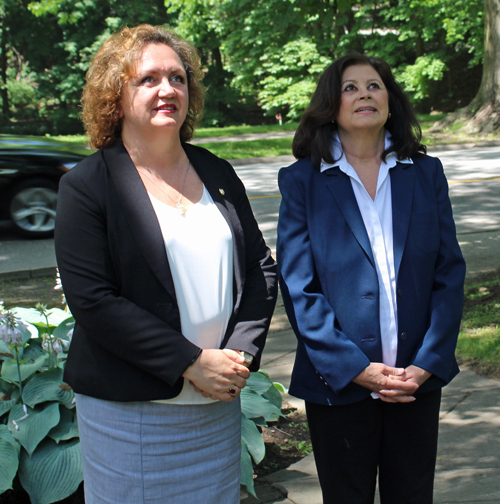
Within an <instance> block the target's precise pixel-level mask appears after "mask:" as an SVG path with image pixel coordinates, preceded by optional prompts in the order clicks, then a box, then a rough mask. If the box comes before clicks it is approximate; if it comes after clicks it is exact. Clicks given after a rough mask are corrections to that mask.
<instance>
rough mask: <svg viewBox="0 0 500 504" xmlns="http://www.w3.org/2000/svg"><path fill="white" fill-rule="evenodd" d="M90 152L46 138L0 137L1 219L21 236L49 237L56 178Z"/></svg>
mask: <svg viewBox="0 0 500 504" xmlns="http://www.w3.org/2000/svg"><path fill="white" fill-rule="evenodd" d="M90 153H91V151H90V150H88V149H86V148H85V146H84V145H82V146H76V147H75V146H73V145H70V144H66V143H63V142H58V141H55V140H52V139H50V138H46V137H30V136H11V135H0V219H2V220H10V221H11V222H12V224H13V227H14V230H15V231H16V232H17V233H19V234H21V235H23V236H27V237H32V238H47V237H51V236H52V235H53V234H54V225H55V216H56V205H57V189H58V185H59V179H60V178H61V177H62V176H63V175H64V173H65V172H67V171H68V170H70V169H71V168H73V166H75V165H76V164H77V163H78V162H79V161H80V160H81V159H83V158H84V157H85V156H86V155H88V154H90Z"/></svg>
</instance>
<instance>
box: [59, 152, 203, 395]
mask: <svg viewBox="0 0 500 504" xmlns="http://www.w3.org/2000/svg"><path fill="white" fill-rule="evenodd" d="M98 155H99V153H98V154H96V155H94V156H91V157H92V158H94V159H96V156H98ZM85 163H86V164H85V166H79V167H76V168H74V169H73V170H72V171H71V172H69V173H68V174H67V175H65V176H64V177H63V178H62V179H61V183H60V190H59V196H58V208H57V221H56V231H55V247H56V255H57V262H58V266H59V270H60V273H61V280H62V284H63V287H64V293H65V296H66V298H67V302H68V305H69V307H70V309H71V312H72V313H73V315H74V317H75V320H76V321H77V326H78V325H80V326H81V327H82V329H83V330H84V332H85V336H82V337H90V338H92V339H94V340H95V342H96V343H98V344H99V345H100V346H102V347H104V348H105V349H106V351H108V352H110V353H111V354H114V355H115V356H117V357H118V358H119V359H121V360H123V361H126V362H128V363H131V364H133V365H134V366H137V367H139V368H141V369H142V370H144V371H146V372H147V373H149V374H152V375H154V376H155V377H157V378H159V379H161V380H163V381H164V382H166V383H167V384H168V385H170V386H173V385H174V384H175V383H176V382H177V380H178V379H179V378H180V377H181V375H182V373H183V372H184V371H185V369H186V368H187V367H188V366H189V365H190V363H192V362H193V361H194V359H196V357H197V356H198V354H199V352H200V349H199V348H198V347H197V346H196V345H194V344H192V343H191V342H189V341H188V340H187V339H186V338H185V337H184V336H183V335H182V334H181V333H180V331H179V330H178V329H177V328H175V327H172V325H170V324H169V323H168V322H167V320H168V312H169V310H170V312H172V307H169V306H162V307H160V309H158V310H157V314H156V315H155V314H154V313H153V312H152V311H150V310H148V309H147V307H146V306H143V307H141V306H139V304H138V303H137V302H133V301H131V300H130V298H129V297H125V296H123V295H122V278H121V275H122V274H129V273H130V272H122V271H121V270H120V264H119V261H117V260H116V254H117V252H116V249H117V247H118V248H119V247H120V245H119V243H120V242H121V243H124V240H133V238H132V237H131V236H123V234H127V233H126V232H124V231H123V229H124V228H125V229H126V228H127V226H123V227H122V228H121V229H113V225H112V224H110V223H109V222H108V219H107V214H109V212H110V208H109V206H111V205H112V204H113V203H112V202H109V201H107V199H108V196H107V192H106V189H105V186H106V185H107V184H109V179H108V180H106V179H105V177H104V176H103V175H102V172H104V171H105V170H104V169H102V170H98V169H96V166H95V165H92V164H91V160H90V158H89V159H87V160H86V161H85ZM95 164H98V162H97V163H95ZM97 168H103V166H100V167H99V166H97ZM87 171H88V173H87ZM114 203H115V204H117V205H118V203H117V202H116V201H115V202H114ZM114 211H115V212H119V209H114ZM120 233H121V234H120ZM117 234H118V235H119V236H117ZM112 241H114V243H112ZM120 252H121V251H120V250H118V253H120ZM141 267H144V266H143V265H141V266H138V268H139V269H140V268H141ZM131 274H135V275H136V276H135V278H139V276H140V274H141V273H140V271H138V272H133V273H131ZM138 283H139V282H138ZM137 293H138V294H137V295H138V296H140V295H142V297H143V298H144V299H145V300H147V299H149V298H151V297H153V294H151V293H150V292H148V290H147V286H139V285H138V286H137ZM151 302H153V300H152V301H151ZM159 302H160V300H159V299H156V303H155V304H158V303H159ZM145 304H146V301H144V303H143V305H145ZM173 304H175V301H174V303H173ZM161 313H165V314H166V315H165V316H164V317H162V316H161ZM179 329H180V326H179ZM76 337H77V330H76V329H75V336H74V338H76Z"/></svg>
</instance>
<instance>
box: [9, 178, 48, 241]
mask: <svg viewBox="0 0 500 504" xmlns="http://www.w3.org/2000/svg"><path fill="white" fill-rule="evenodd" d="M56 206H57V183H56V182H53V181H51V180H47V179H32V180H25V181H24V182H21V183H20V184H18V185H16V186H15V187H14V188H13V189H12V190H11V193H10V200H9V214H10V218H11V220H12V222H13V224H14V228H15V230H16V231H17V232H18V233H19V234H21V235H23V236H29V237H32V238H47V237H50V236H53V234H54V227H55V223H56Z"/></svg>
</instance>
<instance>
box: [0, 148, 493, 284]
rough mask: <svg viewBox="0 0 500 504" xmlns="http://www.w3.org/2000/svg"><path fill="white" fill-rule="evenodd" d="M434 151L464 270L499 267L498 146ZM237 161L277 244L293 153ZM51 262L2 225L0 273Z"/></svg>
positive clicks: (46, 252) (48, 252) (46, 243)
mask: <svg viewBox="0 0 500 504" xmlns="http://www.w3.org/2000/svg"><path fill="white" fill-rule="evenodd" d="M430 154H431V155H432V154H434V155H437V156H438V157H439V158H440V159H441V160H442V162H443V165H444V166H445V172H446V175H447V177H448V181H449V183H450V196H451V200H452V204H453V209H454V215H455V220H456V223H457V232H458V237H459V241H460V245H461V246H462V250H463V252H464V255H465V257H466V260H467V265H468V275H469V276H470V275H476V274H478V273H481V272H483V271H490V270H492V269H496V268H498V267H499V266H500V198H499V196H498V195H499V194H500V147H499V146H494V147H491V146H487V147H476V148H467V149H457V150H449V151H441V152H435V151H434V152H433V151H430ZM271 159H272V161H271V160H270V159H262V160H260V161H259V160H258V159H257V160H253V161H254V162H253V163H252V164H240V162H241V161H240V162H238V163H236V162H235V165H236V170H237V172H238V174H239V176H240V177H241V179H242V180H243V182H244V184H245V186H246V188H247V192H248V195H249V197H250V201H251V204H252V207H253V209H254V212H255V215H256V217H257V220H258V222H259V225H260V227H261V229H262V232H263V234H264V237H265V238H266V241H267V242H268V244H269V246H270V247H271V248H272V249H275V247H276V222H277V219H278V211H279V204H280V197H279V191H278V185H277V174H278V171H279V169H280V168H281V167H282V166H287V165H288V164H290V163H291V162H293V158H292V157H291V156H281V157H279V158H271ZM54 266H55V256H54V252H53V242H52V240H36V241H30V240H23V239H19V238H18V237H16V236H15V235H14V234H13V233H12V232H10V231H9V229H8V227H6V226H5V225H3V226H0V275H2V274H3V275H6V274H9V273H10V272H17V271H22V270H26V269H28V270H31V269H32V270H35V269H39V268H48V267H54Z"/></svg>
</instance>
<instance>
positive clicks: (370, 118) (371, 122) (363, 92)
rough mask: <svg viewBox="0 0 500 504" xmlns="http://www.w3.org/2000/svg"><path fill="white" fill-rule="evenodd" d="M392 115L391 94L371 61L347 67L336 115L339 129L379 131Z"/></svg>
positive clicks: (353, 131)
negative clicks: (390, 106)
mask: <svg viewBox="0 0 500 504" xmlns="http://www.w3.org/2000/svg"><path fill="white" fill-rule="evenodd" d="M388 115H389V94H388V92H387V89H386V87H385V85H384V82H383V81H382V78H381V77H380V75H379V74H378V72H377V71H376V70H375V69H374V68H373V67H372V66H371V65H354V66H350V67H348V68H346V69H345V70H344V73H343V74H342V79H341V99H340V109H339V112H338V114H337V117H336V121H337V125H338V128H339V132H341V131H342V130H344V131H347V132H351V133H355V132H359V131H360V130H366V129H371V130H373V131H376V132H378V131H380V130H382V128H383V127H384V124H385V123H386V121H387V118H388Z"/></svg>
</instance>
